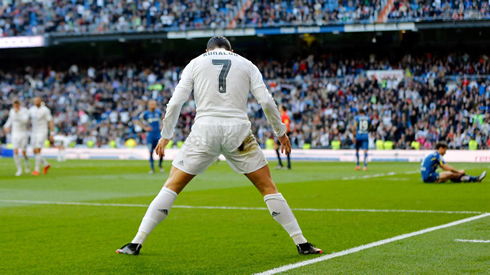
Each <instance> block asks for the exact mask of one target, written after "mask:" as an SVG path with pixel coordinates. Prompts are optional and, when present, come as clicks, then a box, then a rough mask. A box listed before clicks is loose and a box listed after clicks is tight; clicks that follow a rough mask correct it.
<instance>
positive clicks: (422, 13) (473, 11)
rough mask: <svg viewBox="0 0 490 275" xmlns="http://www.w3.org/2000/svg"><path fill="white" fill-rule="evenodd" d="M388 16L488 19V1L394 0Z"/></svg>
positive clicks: (416, 19) (401, 17)
mask: <svg viewBox="0 0 490 275" xmlns="http://www.w3.org/2000/svg"><path fill="white" fill-rule="evenodd" d="M388 18H390V19H392V20H398V21H400V20H401V21H422V20H423V21H433V20H484V19H487V20H488V19H490V7H489V3H488V1H455V0H449V1H441V0H433V1H417V0H412V1H408V0H404V1H401V0H395V1H393V9H392V10H391V12H390V14H389V15H388Z"/></svg>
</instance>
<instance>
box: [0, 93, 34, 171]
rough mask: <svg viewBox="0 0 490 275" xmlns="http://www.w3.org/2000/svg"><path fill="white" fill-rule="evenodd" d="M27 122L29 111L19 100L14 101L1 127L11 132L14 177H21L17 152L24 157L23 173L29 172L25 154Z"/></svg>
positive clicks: (20, 164)
mask: <svg viewBox="0 0 490 275" xmlns="http://www.w3.org/2000/svg"><path fill="white" fill-rule="evenodd" d="M28 122H29V111H28V110H27V108H25V107H22V106H21V104H20V101H19V100H14V102H13V103H12V109H11V110H10V112H9V118H8V119H7V122H6V123H5V125H4V126H3V127H4V129H5V131H6V132H9V131H11V140H12V148H13V149H14V162H15V166H16V167H17V173H15V175H16V176H20V175H22V163H21V159H20V156H19V150H22V154H23V156H24V168H25V172H26V173H29V171H30V170H31V168H30V165H29V158H28V157H27V154H26V148H27V125H28Z"/></svg>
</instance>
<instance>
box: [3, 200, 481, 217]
mask: <svg viewBox="0 0 490 275" xmlns="http://www.w3.org/2000/svg"><path fill="white" fill-rule="evenodd" d="M2 202H3V203H23V204H51V205H86V206H115V207H144V208H146V207H148V205H147V204H125V203H98V202H65V201H30V200H1V199H0V203H2ZM172 207H173V208H187V209H222V210H268V209H267V208H266V207H238V206H237V207H235V206H199V205H174V206H172ZM292 210H294V211H309V212H384V213H389V212H394V213H434V214H482V213H486V212H481V211H444V210H403V209H341V208H323V209H322V208H292Z"/></svg>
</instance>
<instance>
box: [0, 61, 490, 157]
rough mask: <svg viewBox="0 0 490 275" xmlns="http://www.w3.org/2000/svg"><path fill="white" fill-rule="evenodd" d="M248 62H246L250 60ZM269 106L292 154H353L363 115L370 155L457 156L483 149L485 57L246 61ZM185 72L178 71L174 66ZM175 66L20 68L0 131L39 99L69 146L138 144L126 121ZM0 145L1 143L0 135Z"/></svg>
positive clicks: (489, 91) (488, 70)
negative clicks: (426, 152) (388, 73)
mask: <svg viewBox="0 0 490 275" xmlns="http://www.w3.org/2000/svg"><path fill="white" fill-rule="evenodd" d="M252 61H254V60H252ZM255 64H257V66H258V67H259V69H260V70H261V71H262V73H263V75H264V78H265V81H266V83H267V85H268V87H269V89H270V92H271V93H272V94H273V96H274V98H275V100H276V102H277V103H278V104H279V105H283V106H286V107H287V109H288V113H289V115H290V117H291V129H292V142H293V147H295V148H303V147H304V146H305V145H306V144H308V145H310V146H311V148H331V146H332V141H334V140H338V141H341V146H342V148H352V147H353V140H354V136H353V131H354V129H353V128H354V121H353V118H354V116H355V115H356V113H357V112H358V110H359V109H361V108H363V109H365V110H366V111H367V114H368V115H369V116H370V117H371V118H372V121H373V127H372V128H371V132H370V147H371V148H373V147H375V145H374V144H375V143H376V141H378V140H382V141H388V140H389V141H392V142H393V143H394V147H395V148H401V149H409V148H411V144H412V142H413V141H417V142H419V144H420V145H421V148H422V149H425V148H427V149H429V148H432V147H433V146H434V144H435V142H437V141H439V140H446V141H448V143H449V145H450V146H452V147H454V148H467V147H468V143H469V141H470V140H476V141H477V142H478V145H479V148H489V147H490V135H489V134H490V116H489V115H488V114H489V111H490V78H489V75H490V61H489V60H488V57H487V56H485V55H474V56H470V55H469V54H466V53H464V54H450V55H445V56H434V55H432V54H425V55H423V56H416V57H415V56H413V57H412V56H408V55H407V56H404V57H403V58H401V60H399V61H398V62H396V63H390V62H388V60H386V59H382V58H377V57H376V56H375V55H371V56H368V57H366V58H365V59H336V58H334V57H332V56H322V57H315V56H308V57H307V58H298V59H291V60H288V61H285V62H280V61H278V60H267V61H262V62H255ZM179 65H185V64H179ZM394 69H399V70H402V72H403V76H402V77H400V78H395V77H388V78H378V79H377V78H375V77H366V76H365V75H366V74H365V73H366V71H367V70H394ZM181 71H182V67H180V66H174V65H172V64H169V63H166V62H165V61H163V60H157V61H154V63H153V64H125V65H118V66H111V65H108V64H100V65H98V66H93V67H88V68H80V67H78V66H77V65H72V66H71V67H69V68H67V69H66V70H63V71H56V70H54V69H52V68H43V69H38V68H32V67H27V68H23V69H22V70H20V71H0V107H1V108H0V125H3V124H4V123H5V121H6V120H7V116H8V110H9V109H10V106H11V102H12V100H13V99H14V98H19V99H21V100H22V101H23V102H24V103H25V105H31V102H30V99H32V97H34V96H42V98H43V100H44V101H45V103H46V105H47V106H48V107H49V108H50V109H51V111H52V113H53V116H54V121H55V126H56V129H57V131H58V132H60V133H63V134H67V135H74V136H76V137H77V139H76V143H77V144H79V145H86V144H87V143H88V142H89V141H90V142H91V143H94V144H95V146H107V145H108V144H109V142H110V141H115V142H116V144H117V146H123V144H124V142H125V141H126V140H128V139H130V138H133V139H135V140H136V142H137V143H138V144H145V142H146V138H145V132H144V131H142V129H141V128H139V127H138V126H137V125H136V124H135V123H134V122H133V121H134V119H136V118H137V117H138V115H139V114H140V113H141V112H142V111H144V110H145V109H146V103H147V101H148V100H149V99H154V100H156V101H157V102H158V106H159V108H160V109H161V110H162V111H163V112H164V111H165V104H166V103H167V102H168V100H169V98H170V97H171V95H172V92H173V89H174V87H175V85H176V84H177V83H178V79H179V77H180V73H181ZM195 110H196V108H195V101H194V98H193V97H192V96H191V97H190V99H189V100H188V102H187V103H186V104H185V105H184V106H183V108H182V112H181V116H180V118H179V122H178V125H177V128H176V132H175V136H174V138H173V143H174V144H178V142H179V141H183V140H184V139H185V138H186V136H187V135H188V134H189V132H190V129H191V126H192V124H193V120H194V117H195ZM248 114H249V117H250V119H251V121H252V130H253V132H254V133H255V135H256V136H257V139H258V141H259V143H260V144H261V145H262V146H265V145H266V143H267V142H266V141H267V140H268V139H270V138H271V137H272V134H271V133H272V131H271V128H270V126H269V124H268V123H267V121H266V120H265V117H264V114H263V112H262V110H261V107H260V105H258V104H257V102H256V100H255V99H253V97H252V96H251V95H250V99H249V103H248ZM0 141H2V142H6V134H5V133H4V132H3V131H0Z"/></svg>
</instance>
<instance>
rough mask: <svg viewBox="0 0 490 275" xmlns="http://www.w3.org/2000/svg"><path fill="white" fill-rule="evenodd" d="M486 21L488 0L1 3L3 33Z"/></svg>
mask: <svg viewBox="0 0 490 275" xmlns="http://www.w3.org/2000/svg"><path fill="white" fill-rule="evenodd" d="M387 9H388V10H387ZM488 19H490V6H489V3H488V1H469V0H468V1H459V0H458V1H455V0H451V1H442V0H434V1H418V0H412V1H408V0H405V1H401V0H364V1H360V0H350V1H338V0H318V1H292V0H284V1H266V0H257V1H251V0H237V1H233V0H213V1H212V0H199V1H190V0H182V1H181V0H159V1H149V0H143V1H141V0H130V1H126V0H124V1H123V0H111V1H101V0H98V1H95V0H72V1H67V0H60V1H8V0H4V1H0V37H1V36H19V35H40V34H44V33H58V34H103V33H118V32H142V31H169V30H188V29H203V28H211V29H215V28H236V27H258V28H261V27H277V26H289V25H306V26H308V25H311V26H322V25H329V24H353V23H373V22H384V21H387V20H388V21H394V20H395V21H407V22H420V21H434V20H488Z"/></svg>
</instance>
